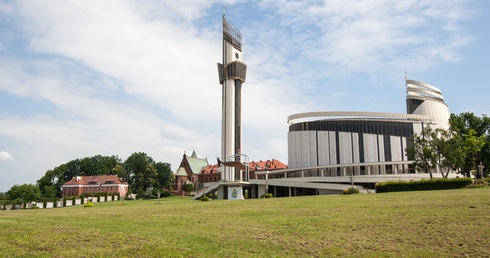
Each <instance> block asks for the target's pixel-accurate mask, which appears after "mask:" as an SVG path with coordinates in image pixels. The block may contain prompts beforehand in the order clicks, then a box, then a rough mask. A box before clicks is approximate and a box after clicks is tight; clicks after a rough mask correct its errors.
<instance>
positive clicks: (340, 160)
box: [250, 79, 455, 196]
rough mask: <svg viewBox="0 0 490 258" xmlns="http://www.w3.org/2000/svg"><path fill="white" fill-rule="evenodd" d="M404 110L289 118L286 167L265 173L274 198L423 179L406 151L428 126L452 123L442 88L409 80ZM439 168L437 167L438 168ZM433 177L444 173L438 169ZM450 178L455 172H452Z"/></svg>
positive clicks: (260, 173) (262, 181)
mask: <svg viewBox="0 0 490 258" xmlns="http://www.w3.org/2000/svg"><path fill="white" fill-rule="evenodd" d="M405 84H406V93H407V95H406V104H407V113H406V114H396V113H386V112H359V111H319V112H309V113H299V114H294V115H291V116H289V117H288V123H289V132H288V165H289V168H288V169H284V170H277V171H270V172H259V173H258V174H259V175H264V174H265V173H267V175H268V181H267V182H266V181H265V180H251V181H250V182H251V183H254V184H258V185H262V184H268V185H272V187H269V188H268V191H269V192H271V193H273V194H274V196H295V195H304V194H335V193H340V192H342V190H344V189H346V188H348V187H349V186H350V185H351V184H354V185H356V186H362V187H365V188H369V189H373V188H374V187H375V184H376V182H383V181H390V180H419V179H423V178H429V175H428V174H425V173H423V172H422V171H416V170H415V169H414V166H413V162H414V161H413V159H412V157H408V156H407V154H406V152H405V149H406V148H407V146H409V145H410V144H411V142H410V137H411V136H413V135H414V134H420V133H421V132H422V130H423V128H424V127H426V126H431V127H432V128H433V129H436V128H442V129H447V128H448V127H449V116H450V113H449V109H448V106H447V105H446V103H445V102H444V98H443V96H442V92H441V90H440V89H438V88H437V87H434V86H432V85H429V84H427V83H424V82H419V81H414V80H409V79H406V80H405ZM435 172H437V171H435ZM433 176H434V177H441V175H440V174H439V173H434V174H433ZM450 176H455V174H454V173H453V174H451V175H450Z"/></svg>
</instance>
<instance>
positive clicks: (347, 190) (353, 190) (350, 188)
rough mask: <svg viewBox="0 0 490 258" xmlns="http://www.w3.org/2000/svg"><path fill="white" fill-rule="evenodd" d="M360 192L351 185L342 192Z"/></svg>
mask: <svg viewBox="0 0 490 258" xmlns="http://www.w3.org/2000/svg"><path fill="white" fill-rule="evenodd" d="M358 193H359V189H357V188H352V187H349V188H347V189H345V190H344V191H343V192H342V194H358Z"/></svg>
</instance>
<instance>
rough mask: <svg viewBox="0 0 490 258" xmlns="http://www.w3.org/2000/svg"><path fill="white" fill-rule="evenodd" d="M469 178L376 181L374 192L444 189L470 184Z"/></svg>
mask: <svg viewBox="0 0 490 258" xmlns="http://www.w3.org/2000/svg"><path fill="white" fill-rule="evenodd" d="M472 182H473V180H472V179H471V178H451V179H448V178H438V179H433V180H425V179H422V180H419V181H414V180H411V181H387V182H381V183H376V193H387V192H401V191H422V190H444V189H458V188H463V187H466V186H467V185H469V184H471V183H472Z"/></svg>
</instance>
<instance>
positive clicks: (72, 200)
mask: <svg viewBox="0 0 490 258" xmlns="http://www.w3.org/2000/svg"><path fill="white" fill-rule="evenodd" d="M75 203H76V201H75V196H73V198H72V199H71V205H73V206H75Z"/></svg>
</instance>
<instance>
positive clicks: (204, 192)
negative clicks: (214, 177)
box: [194, 181, 221, 200]
mask: <svg viewBox="0 0 490 258" xmlns="http://www.w3.org/2000/svg"><path fill="white" fill-rule="evenodd" d="M220 184H221V182H219V181H218V182H215V183H214V184H212V185H210V186H209V187H207V188H204V189H203V190H201V191H199V192H198V193H196V195H194V200H198V199H200V198H201V197H203V196H204V195H207V194H209V193H212V192H214V191H216V190H218V187H219V186H220Z"/></svg>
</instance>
